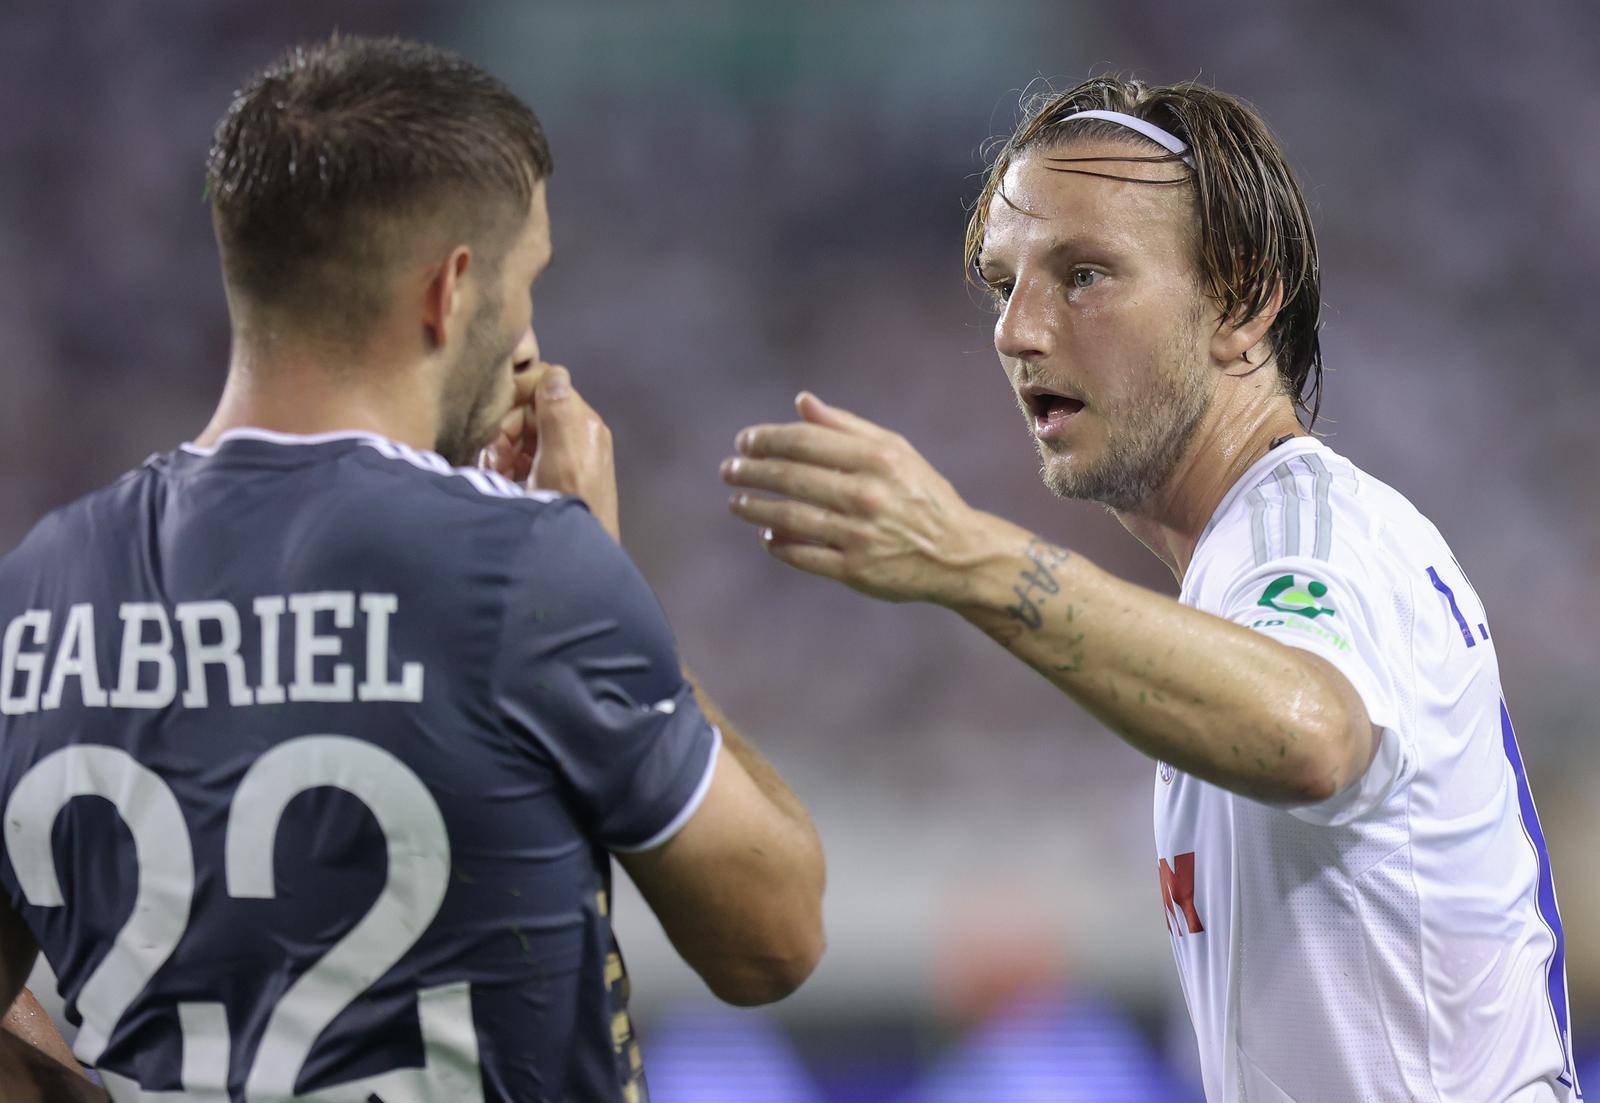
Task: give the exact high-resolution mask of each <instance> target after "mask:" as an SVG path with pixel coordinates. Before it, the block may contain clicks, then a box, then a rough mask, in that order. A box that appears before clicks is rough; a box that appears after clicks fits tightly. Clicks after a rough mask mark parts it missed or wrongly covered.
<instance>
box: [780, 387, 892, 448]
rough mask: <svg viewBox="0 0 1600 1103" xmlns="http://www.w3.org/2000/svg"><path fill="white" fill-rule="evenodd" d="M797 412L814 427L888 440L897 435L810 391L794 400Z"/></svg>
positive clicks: (801, 393)
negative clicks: (820, 426) (825, 400)
mask: <svg viewBox="0 0 1600 1103" xmlns="http://www.w3.org/2000/svg"><path fill="white" fill-rule="evenodd" d="M794 408H795V412H796V413H798V414H799V415H800V416H801V417H802V418H804V419H805V420H806V421H808V422H811V423H812V424H813V425H822V426H825V427H827V428H829V429H837V430H839V431H841V432H845V433H853V434H855V435H856V436H863V437H873V438H877V439H879V440H887V439H889V438H891V437H893V436H894V435H895V434H894V433H892V432H890V431H889V430H888V429H885V428H884V427H883V426H881V425H878V424H876V423H875V422H871V421H868V420H867V419H866V418H864V417H862V416H860V415H859V414H852V413H851V412H850V411H849V410H846V409H843V408H842V407H839V406H830V405H828V404H827V403H826V402H824V401H822V399H820V398H818V397H817V396H816V395H814V394H812V393H811V392H810V391H801V392H800V393H799V394H798V395H796V396H795V399H794Z"/></svg>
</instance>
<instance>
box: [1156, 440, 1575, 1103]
mask: <svg viewBox="0 0 1600 1103" xmlns="http://www.w3.org/2000/svg"><path fill="white" fill-rule="evenodd" d="M1180 600H1181V601H1182V602H1183V603H1184V604H1186V605H1190V606H1193V607H1194V608H1196V609H1201V610H1204V611H1205V612H1208V613H1212V614H1215V615H1217V616H1220V617H1223V618H1225V619H1227V620H1230V621H1233V622H1234V623H1236V624H1241V625H1245V626H1246V627H1249V628H1251V629H1254V630H1255V631H1258V632H1262V633H1265V634H1266V635H1269V636H1271V637H1272V638H1273V639H1275V640H1278V641H1279V642H1281V643H1284V644H1287V645H1289V646H1291V647H1298V648H1303V649H1305V650H1307V651H1310V652H1312V653H1313V654H1316V655H1320V656H1322V657H1323V658H1324V659H1326V660H1328V661H1329V662H1331V663H1332V664H1333V665H1334V666H1335V667H1337V668H1338V669H1339V670H1340V671H1341V672H1342V673H1343V674H1344V676H1345V677H1346V678H1348V679H1349V680H1350V683H1351V685H1353V686H1354V687H1355V689H1356V692H1357V693H1358V694H1360V697H1361V700H1362V701H1363V702H1364V703H1365V704H1366V708H1367V713H1368V715H1369V717H1370V718H1371V720H1372V723H1373V724H1374V725H1375V726H1376V727H1378V728H1380V729H1382V737H1381V740H1380V744H1379V750H1378V752H1377V756H1376V758H1375V759H1374V761H1373V763H1372V766H1371V767H1370V768H1369V769H1368V770H1367V772H1366V774H1365V775H1364V776H1363V777H1362V778H1361V779H1360V780H1359V781H1358V782H1356V783H1355V784H1354V785H1352V786H1351V787H1350V788H1348V789H1346V790H1345V791H1343V792H1341V793H1339V794H1338V795H1336V796H1335V797H1333V798H1332V799H1331V800H1328V801H1326V802H1324V803H1321V804H1316V805H1311V806H1304V807H1295V808H1285V807H1281V806H1278V807H1273V806H1268V805H1265V804H1261V803H1258V802H1256V801H1253V800H1250V799H1248V798H1246V797H1241V796H1237V795H1235V794H1233V793H1230V792H1228V791H1226V790H1224V789H1220V788H1218V787H1217V786H1215V785H1211V784H1209V783H1207V782H1204V781H1199V780H1197V779H1195V778H1193V777H1188V776H1185V775H1184V774H1182V773H1178V772H1175V771H1174V770H1173V769H1172V767H1171V766H1169V765H1166V764H1164V763H1163V764H1161V765H1160V766H1159V767H1158V769H1157V776H1156V785H1155V824H1156V846H1157V852H1158V855H1159V862H1158V867H1157V868H1158V873H1159V877H1160V884H1161V895H1162V902H1163V905H1164V906H1165V908H1166V914H1167V926H1168V928H1169V930H1170V931H1171V933H1172V950H1173V955H1174V957H1176V959H1177V963H1178V973H1179V976H1180V978H1181V980H1182V984H1183V992H1184V997H1185V999H1186V1000H1187V1001H1188V1004H1189V1013H1190V1015H1191V1017H1192V1018H1193V1020H1194V1026H1195V1033H1196V1035H1197V1036H1198V1039H1199V1043H1200V1064H1201V1069H1202V1072H1203V1076H1204V1080H1205V1091H1206V1099H1207V1100H1208V1101H1209V1103H1224V1101H1227V1103H1235V1101H1240V1103H1287V1101H1291V1100H1292V1101H1294V1103H1353V1101H1356V1100H1360V1101H1362V1103H1387V1101H1391V1100H1392V1101H1395V1103H1399V1101H1402V1100H1403V1101H1407V1103H1410V1101H1413V1100H1425V1101H1429V1103H1505V1101H1512V1100H1514V1101H1516V1103H1532V1101H1535V1100H1538V1101H1540V1103H1546V1101H1552V1100H1554V1101H1559V1103H1570V1101H1575V1100H1578V1099H1581V1098H1582V1097H1581V1095H1580V1093H1579V1090H1578V1085H1577V1080H1576V1077H1575V1076H1574V1074H1573V1069H1572V1063H1571V1059H1570V1029H1569V1024H1568V1019H1567V989H1566V972H1565V966H1564V962H1563V941H1562V933H1561V920H1560V918H1559V917H1558V915H1557V914H1556V898H1555V887H1554V884H1553V882H1552V879H1551V873H1550V863H1549V857H1548V855H1547V853H1546V851H1545V845H1544V835H1543V833H1542V832H1541V830H1540V827H1539V820H1538V817H1537V815H1536V814H1535V812H1534V806H1533V798H1532V796H1531V794H1530V793H1529V791H1528V781H1527V778H1526V776H1525V775H1524V773H1523V768H1522V759H1521V755H1520V754H1519V752H1518V750H1517V743H1516V737H1515V735H1514V734H1513V732H1512V728H1511V720H1510V717H1509V715H1508V714H1507V712H1506V709H1505V705H1504V703H1503V702H1502V698H1501V689H1500V673H1499V668H1498V664H1497V663H1496V661H1495V651H1494V638H1493V636H1492V635H1491V633H1490V630H1489V624H1488V620H1487V618H1486V616H1485V615H1484V611H1483V606H1482V605H1481V604H1480V603H1479V601H1478V596H1477V595H1476V594H1475V593H1474V592H1473V590H1472V587H1471V585H1470V584H1469V583H1468V582H1467V579H1466V576H1465V575H1464V574H1463V573H1462V571H1461V568H1460V566H1459V565H1458V564H1457V563H1456V561H1455V558H1454V557H1453V556H1452V555H1451V554H1450V549H1449V548H1448V547H1447V546H1446V545H1445V542H1444V540H1443V538H1442V537H1441V536H1440V535H1439V532H1438V530H1437V529H1435V528H1434V527H1433V525H1432V524H1431V523H1429V521H1428V520H1427V519H1426V518H1425V517H1423V516H1422V515H1421V514H1420V513H1418V512H1417V510H1416V509H1415V507H1413V506H1412V505H1411V503H1409V502H1408V501H1406V500H1405V499H1404V498H1403V497H1401V496H1400V495H1399V494H1398V493H1396V492H1395V491H1394V490H1392V489H1391V488H1389V487H1387V486H1385V485H1384V484H1382V483H1380V482H1378V481H1377V480H1376V479H1373V478H1371V477H1370V476H1368V475H1366V474H1364V473H1363V472H1361V471H1358V470H1357V469H1356V468H1355V467H1354V466H1352V465H1351V464H1350V462H1349V461H1348V460H1345V459H1344V458H1342V457H1340V456H1338V455H1337V454H1335V453H1334V452H1333V451H1331V450H1330V449H1328V448H1326V447H1324V446H1323V445H1322V444H1321V443H1319V442H1317V441H1315V440H1313V439H1311V438H1309V437H1299V438H1296V439H1294V440H1292V441H1289V442H1287V443H1285V444H1283V445H1280V446H1279V447H1277V448H1275V449H1273V450H1272V451H1271V452H1270V453H1269V454H1268V455H1267V456H1266V457H1265V458H1264V459H1262V460H1261V461H1260V462H1259V463H1257V464H1256V465H1255V466H1253V467H1252V468H1251V469H1250V470H1249V471H1248V472H1246V474H1245V475H1244V477H1243V478H1242V479H1240V480H1239V482H1238V484H1237V485H1235V486H1234V488H1233V489H1232V490H1231V491H1229V493H1228V495H1227V497H1225V498H1224V499H1223V500H1222V503H1221V505H1220V506H1218V508H1217V512H1216V514H1215V516H1214V517H1213V518H1212V520H1211V523H1210V525H1209V526H1208V527H1207V529H1206V531H1205V532H1204V534H1203V535H1202V536H1201V538H1200V543H1199V546H1198V547H1197V548H1196V549H1195V555H1194V560H1193V562H1192V563H1191V564H1190V566H1189V570H1188V573H1187V574H1186V575H1185V576H1184V580H1183V590H1182V594H1181V595H1180ZM1285 734H1286V738H1287V737H1289V733H1287V732H1286V733H1285Z"/></svg>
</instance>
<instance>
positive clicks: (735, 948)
mask: <svg viewBox="0 0 1600 1103" xmlns="http://www.w3.org/2000/svg"><path fill="white" fill-rule="evenodd" d="M517 395H518V399H517V401H518V408H517V409H515V410H513V411H512V413H511V414H509V415H507V418H506V420H505V421H504V422H503V423H502V426H501V434H500V438H499V439H498V440H497V441H496V442H495V444H494V445H493V446H491V448H490V449H489V450H488V453H487V455H486V456H485V462H486V464H488V465H489V466H491V467H493V468H495V469H496V470H498V471H500V472H501V473H502V474H504V475H506V476H508V477H511V478H517V479H526V480H527V481H528V484H529V485H530V486H531V487H536V488H539V489H545V490H557V491H561V492H564V493H568V494H575V495H577V496H579V497H581V498H583V499H584V500H585V501H586V502H587V503H588V504H589V507H590V509H591V511H592V512H593V515H594V517H595V519H596V520H597V521H599V523H600V525H601V527H603V528H604V529H605V530H606V531H607V532H608V533H609V534H610V536H611V538H612V539H613V540H616V539H617V535H618V524H617V490H616V475H615V465H614V463H613V461H612V454H611V433H610V430H609V429H607V428H606V426H605V422H604V421H603V420H601V418H600V416H599V415H598V414H597V413H596V412H595V411H594V409H593V408H592V407H590V406H589V404H588V403H587V402H585V401H584V400H583V398H582V396H581V395H579V394H578V392H577V391H576V390H575V389H574V388H573V386H572V380H571V376H570V375H569V374H568V372H567V371H566V369H564V368H561V367H558V366H555V365H548V364H539V365H535V366H534V367H532V368H531V369H529V370H527V371H526V372H524V373H522V374H521V375H520V376H519V380H518V391H517ZM608 567H609V568H610V571H611V576H610V577H611V578H612V581H611V582H610V583H609V584H606V585H603V586H600V587H599V594H597V597H598V596H600V595H604V598H605V600H606V601H607V602H609V603H611V604H613V605H616V604H618V602H617V597H618V594H619V593H620V592H621V591H623V590H640V591H644V590H646V589H647V588H646V587H644V584H643V581H642V580H641V579H639V578H638V577H637V572H635V571H634V570H633V568H632V565H631V564H628V563H626V562H625V561H624V557H623V556H622V553H621V551H620V550H619V549H617V548H616V547H612V548H610V549H605V548H601V547H599V546H595V547H594V549H593V552H592V554H591V555H590V557H589V558H588V559H587V560H586V568H585V570H584V572H583V577H582V579H581V581H580V580H579V579H576V578H575V579H573V580H572V581H571V582H570V584H568V585H566V586H561V587H557V588H558V589H559V590H561V591H562V592H574V591H575V590H576V589H578V588H580V587H594V586H596V585H597V582H598V579H599V578H600V576H601V575H602V574H605V573H606V569H607V568H608ZM643 596H644V595H643V594H642V593H641V594H640V595H639V597H640V598H642V597H643ZM621 604H623V605H632V606H634V607H635V608H636V609H638V608H640V607H642V606H643V605H645V604H646V603H645V602H643V601H642V600H640V601H636V602H624V603H621ZM649 604H652V605H653V603H649ZM631 627H632V629H633V632H631V633H630V635H632V634H637V635H638V636H639V637H640V638H641V639H646V640H647V639H650V638H654V639H655V640H656V644H657V646H656V647H655V648H654V649H653V650H654V651H655V652H657V653H656V654H654V656H653V660H652V661H651V662H649V663H648V664H647V666H648V667H649V668H650V670H651V671H653V672H654V675H655V676H656V677H657V678H664V676H666V675H668V674H670V675H671V678H672V681H674V682H677V683H679V684H680V685H681V682H682V679H681V678H679V676H678V675H679V671H678V668H677V666H676V661H675V659H673V658H672V655H673V646H672V643H671V640H670V635H669V633H668V632H667V630H666V626H665V622H664V620H663V619H662V618H661V617H660V615H659V610H655V611H654V613H652V614H644V613H641V614H640V615H639V616H638V617H637V618H636V619H635V620H634V622H633V624H632V626H631ZM603 634H604V633H598V634H597V635H596V636H595V637H591V638H598V636H599V635H603ZM646 650H650V649H649V648H648V647H647V648H646ZM669 662H670V663H671V666H670V669H669V668H668V665H667V664H668V663H669ZM604 665H605V664H601V666H604ZM672 689H673V687H671V686H668V685H665V684H662V685H658V686H657V687H656V688H655V689H654V690H653V691H652V692H651V693H649V694H645V696H647V697H649V698H650V699H651V700H654V699H656V697H657V696H660V697H662V698H663V699H671V700H673V701H674V702H675V704H674V706H673V708H672V709H671V715H672V720H671V721H670V723H672V724H674V725H676V731H675V733H674V734H675V735H676V737H677V738H680V739H681V738H683V737H684V736H685V734H686V731H685V729H686V728H688V727H689V726H692V725H693V724H694V723H695V721H696V720H698V721H699V723H701V724H703V723H705V722H707V721H709V723H710V724H712V725H714V726H715V727H716V728H717V729H718V730H719V731H720V733H721V737H722V749H721V751H720V752H719V753H718V756H717V759H716V762H715V764H714V765H713V767H712V772H711V780H710V784H709V786H708V787H707V788H706V791H705V794H704V795H703V796H702V797H701V798H700V802H699V804H698V805H697V806H695V808H694V811H693V813H692V814H691V815H690V816H689V818H688V820H687V821H686V822H685V823H684V824H683V825H682V826H680V827H678V828H677V830H676V831H675V832H674V833H673V834H672V835H671V837H670V838H668V839H667V840H666V841H665V842H663V843H661V844H659V845H654V846H651V847H649V848H648V849H644V850H634V849H632V848H630V847H622V846H617V847H614V850H615V852H616V855H617V859H618V861H619V862H621V864H622V866H623V868H624V869H626V870H627V872H628V875H629V877H631V878H632V879H633V881H634V883H635V884H637V885H638V886H639V890H640V892H641V893H642V894H643V895H644V898H645V900H646V902H647V903H649V905H650V907H651V910H653V911H654V912H655V913H656V916H657V918H658V919H659V920H660V921H661V925H662V928H663V929H664V930H665V931H666V933H667V937H668V938H670V939H671V940H672V944H673V946H674V947H675V948H676V949H677V950H678V952H679V954H681V955H682V956H683V958H684V960H685V961H687V962H688V963H689V964H690V966H691V967H693V968H694V969H695V971H696V972H698V973H699V974H700V976H701V977H702V978H703V979H704V980H705V982H706V984H707V986H708V987H710V989H711V990H712V992H714V993H715V994H716V995H717V996H718V997H719V998H721V999H723V1000H726V1001H727V1002H729V1003H734V1004H740V1005H751V1004H760V1003H769V1002H771V1001H773V1000H777V999H781V998H783V997H784V996H786V995H788V994H789V993H790V992H792V991H794V989H795V988H797V987H798V986H799V985H800V984H801V982H802V981H804V980H805V979H806V977H808V976H809V975H810V974H811V971H812V970H813V969H814V968H815V967H816V963H817V961H818V959H819V958H820V957H821V955H822V950H823V942H824V940H823V933H822V888H823V880H824V872H823V857H822V847H821V843H820V842H819V840H818V838H817V833H816V830H815V828H814V827H813V826H812V824H811V819H810V817H809V816H808V815H807V814H806V811H805V807H804V806H803V805H802V804H801V803H800V801H799V799H798V798H797V797H796V796H795V795H794V794H793V793H792V792H791V791H790V790H789V788H788V786H786V785H785V784H784V783H783V780H782V779H781V778H780V777H779V776H778V774H777V771H776V770H774V769H773V768H772V766H771V765H769V764H768V763H767V761H766V760H765V759H763V758H762V757H761V756H760V755H759V754H758V753H757V752H756V751H755V750H754V749H753V748H751V747H750V746H749V745H748V744H746V743H745V742H744V740H743V739H742V738H740V736H739V734H738V733H737V732H736V731H734V729H733V728H732V727H731V726H730V725H728V724H727V722H726V720H725V719H724V718H723V717H722V715H721V713H720V712H719V711H718V710H717V709H716V707H715V706H714V705H713V704H712V703H711V702H710V700H709V699H708V698H707V697H706V696H705V695H704V693H702V692H701V691H700V690H699V687H698V686H695V687H694V689H693V691H692V693H691V694H689V697H688V700H687V701H686V702H684V704H685V705H686V706H687V707H686V708H681V709H680V708H679V707H678V705H677V698H676V697H674V698H666V695H667V694H668V693H670V692H672ZM619 691H620V687H619V686H618V685H616V684H611V685H608V686H607V687H605V689H604V691H603V693H602V694H600V696H602V697H615V696H616V694H617V693H618V692H619ZM642 703H645V704H648V702H642ZM658 707H659V706H658ZM648 711H652V712H653V711H654V710H648ZM690 711H692V712H693V713H694V714H695V715H694V717H693V718H691V717H690V716H688V715H687V713H688V712H690ZM702 713H703V714H704V716H703V718H702V717H701V714H702ZM641 715H643V714H642V713H641V714H637V715H633V716H631V717H630V716H625V717H624V718H623V720H622V722H621V725H620V726H619V728H618V729H617V730H618V731H619V732H620V731H621V729H623V728H632V727H637V726H638V725H639V724H640V722H641V721H640V716H641ZM656 722H658V723H667V721H661V720H660V718H659V717H657V718H656ZM692 738H693V737H692V735H691V736H690V739H691V740H692ZM621 742H623V740H620V739H619V744H620V743H621ZM656 742H657V743H658V744H660V743H661V742H663V740H662V739H661V738H660V737H657V740H656ZM607 757H609V758H612V759H615V757H617V756H616V753H615V751H613V752H612V753H611V754H609V755H608V756H607ZM602 772H603V771H601V770H591V769H588V768H585V767H584V766H583V765H581V764H580V763H578V762H576V761H575V760H573V756H569V762H568V773H569V775H570V776H573V777H583V778H587V777H589V776H590V775H591V774H593V775H599V774H600V773H602ZM647 772H648V771H647Z"/></svg>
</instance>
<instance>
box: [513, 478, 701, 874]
mask: <svg viewBox="0 0 1600 1103" xmlns="http://www.w3.org/2000/svg"><path fill="white" fill-rule="evenodd" d="M533 533H534V535H533V536H532V537H530V540H529V546H528V547H527V548H526V549H525V553H526V554H525V556H524V559H523V562H522V564H521V565H520V566H519V568H518V570H519V571H520V573H521V577H520V578H516V579H515V580H514V581H513V582H512V584H511V591H510V594H509V597H508V602H507V607H506V609H505V611H504V626H503V628H502V631H501V643H500V651H499V654H498V656H497V658H496V660H495V668H496V671H495V679H494V684H495V693H496V696H497V704H498V706H499V708H500V709H501V711H502V715H503V716H504V717H506V719H507V721H508V722H509V723H510V725H511V726H512V729H513V731H514V733H515V734H516V735H517V736H519V737H521V738H525V739H527V740H530V741H531V742H532V744H533V745H534V746H535V747H536V748H537V750H538V751H540V752H542V753H543V755H544V756H546V757H547V758H548V759H549V761H550V762H551V763H553V765H554V767H555V769H556V771H557V772H558V773H559V775H560V776H561V778H562V779H563V780H564V781H565V782H566V783H567V785H568V786H570V789H571V792H572V794H573V795H574V797H575V800H576V804H577V807H578V809H579V812H580V815H581V816H582V817H583V818H584V819H585V820H586V821H587V822H586V826H587V827H588V829H589V830H590V831H592V832H593V834H594V836H595V837H596V838H598V840H599V841H600V842H601V844H602V845H604V846H605V847H607V848H608V849H610V850H615V851H623V852H628V851H639V850H650V849H653V848H654V847H657V846H660V845H661V844H663V843H665V842H666V841H667V840H668V839H670V838H671V837H672V836H673V835H674V834H676V833H677V831H678V830H679V829H680V828H681V827H682V826H683V825H684V824H685V823H687V822H688V820H689V817H690V816H692V815H693V814H694V811H695V809H696V808H698V807H699V804H700V801H701V800H702V799H703V798H704V797H705V794H706V791H707V789H709V788H710V785H711V776H712V771H713V769H714V768H715V764H716V756H717V753H718V749H719V747H720V745H721V734H720V733H719V732H718V731H717V730H716V729H715V728H714V727H712V725H711V724H710V722H709V721H707V719H706V717H705V715H704V714H703V713H702V712H701V711H700V705H699V703H698V701H696V699H695V695H694V690H693V688H692V687H691V686H690V685H689V683H688V681H687V680H686V679H685V678H684V676H683V671H682V667H681V666H680V665H679V661H678V653H677V647H676V645H675V643H674V641H673V638H672V633H671V630H670V629H669V628H668V626H667V621H666V616H665V614H664V613H663V612H662V609H661V606H660V604H659V603H658V602H657V600H656V597H655V594H654V593H652V592H651V590H650V587H649V585H648V584H647V583H646V582H645V580H644V578H643V577H642V576H641V575H640V574H639V571H638V569H637V568H636V567H635V566H634V565H633V562H632V561H631V560H630V559H629V558H628V556H627V554H626V553H625V552H624V551H623V550H622V549H621V548H620V547H618V546H617V544H616V542H615V541H614V540H612V539H611V537H610V536H609V535H608V534H607V533H606V532H605V530H604V529H603V528H601V526H600V524H599V522H597V521H596V520H595V519H594V518H593V516H591V515H590V513H589V511H588V510H587V509H586V508H585V507H584V506H583V505H582V503H581V502H579V501H578V500H576V499H563V500H561V501H559V502H556V503H552V504H551V505H549V506H547V507H546V508H545V509H544V510H543V511H542V512H541V514H540V515H539V516H538V517H537V518H536V519H535V521H534V524H533Z"/></svg>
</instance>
